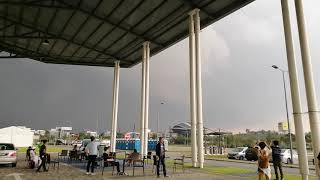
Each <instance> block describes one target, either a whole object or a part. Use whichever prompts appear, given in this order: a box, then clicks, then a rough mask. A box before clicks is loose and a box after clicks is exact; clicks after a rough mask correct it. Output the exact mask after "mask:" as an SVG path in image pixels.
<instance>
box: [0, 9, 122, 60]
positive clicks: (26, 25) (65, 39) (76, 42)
mask: <svg viewBox="0 0 320 180" xmlns="http://www.w3.org/2000/svg"><path fill="white" fill-rule="evenodd" d="M0 18H2V19H5V20H7V21H9V22H11V23H14V24H19V22H17V21H16V20H14V19H10V18H8V17H7V16H4V15H2V14H0ZM20 25H21V26H24V27H26V28H28V29H34V30H37V31H39V32H41V33H44V34H46V33H47V34H48V35H49V36H51V37H54V38H56V39H61V40H64V41H66V42H68V41H70V42H71V43H73V44H75V45H81V43H78V41H75V40H70V39H68V38H66V37H64V36H59V37H58V36H57V35H55V34H54V33H50V32H45V31H44V30H42V29H40V28H38V27H34V26H31V25H28V24H20ZM83 47H85V48H87V49H89V50H93V51H96V52H98V53H102V54H104V55H106V56H111V57H113V58H115V59H118V60H120V58H119V57H114V56H113V54H111V53H106V52H102V51H100V50H98V49H94V48H92V47H91V46H89V45H86V44H85V45H83Z"/></svg>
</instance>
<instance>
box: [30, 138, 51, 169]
mask: <svg viewBox="0 0 320 180" xmlns="http://www.w3.org/2000/svg"><path fill="white" fill-rule="evenodd" d="M46 143H47V141H46V140H42V145H41V146H40V149H39V156H37V155H36V152H35V148H34V147H31V146H29V147H28V149H27V153H26V159H27V161H28V167H29V168H31V169H34V168H35V167H36V166H37V165H39V166H38V168H37V170H36V172H40V169H41V167H42V169H43V171H44V172H47V171H48V169H47V168H46V163H47V160H48V158H49V157H50V156H49V154H47V147H46ZM39 162H40V164H39Z"/></svg>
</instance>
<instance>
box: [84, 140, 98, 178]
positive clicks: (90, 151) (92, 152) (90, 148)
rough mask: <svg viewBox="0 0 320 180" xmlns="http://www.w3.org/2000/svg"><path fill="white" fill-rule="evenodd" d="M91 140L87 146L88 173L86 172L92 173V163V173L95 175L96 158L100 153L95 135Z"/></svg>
mask: <svg viewBox="0 0 320 180" xmlns="http://www.w3.org/2000/svg"><path fill="white" fill-rule="evenodd" d="M90 139H91V142H90V143H88V145H87V146H86V149H85V150H86V153H87V155H88V164H87V173H86V174H90V173H89V169H90V164H91V175H95V174H94V166H95V164H96V158H97V155H98V145H99V144H98V143H97V142H95V138H94V137H93V136H91V137H90Z"/></svg>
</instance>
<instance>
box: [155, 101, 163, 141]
mask: <svg viewBox="0 0 320 180" xmlns="http://www.w3.org/2000/svg"><path fill="white" fill-rule="evenodd" d="M162 104H164V102H161V103H160V106H159V109H158V118H157V139H158V138H159V137H158V136H159V121H160V108H161V105H162Z"/></svg>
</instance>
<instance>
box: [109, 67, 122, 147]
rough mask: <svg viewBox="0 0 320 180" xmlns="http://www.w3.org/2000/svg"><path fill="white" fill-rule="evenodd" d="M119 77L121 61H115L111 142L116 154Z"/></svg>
mask: <svg viewBox="0 0 320 180" xmlns="http://www.w3.org/2000/svg"><path fill="white" fill-rule="evenodd" d="M119 77H120V61H115V63H114V77H113V99H112V125H111V127H112V129H111V141H110V144H111V151H112V152H116V139H117V123H118V99H119V98H118V97H119Z"/></svg>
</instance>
